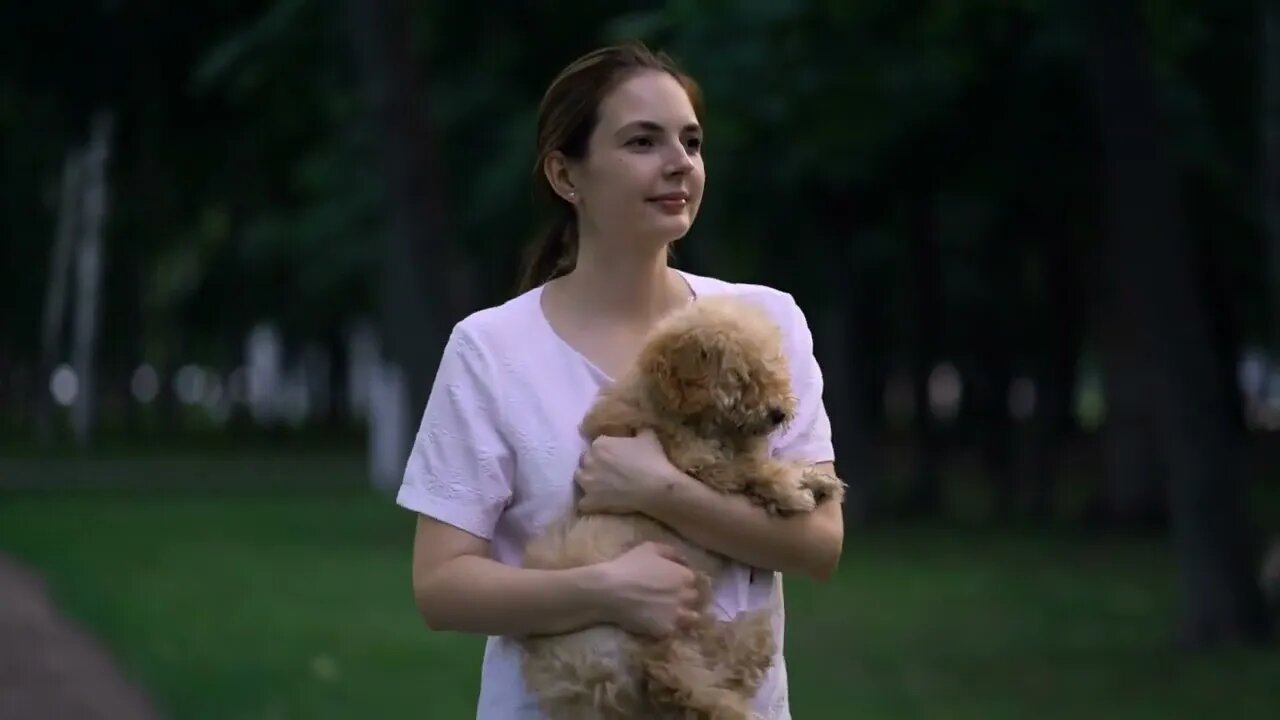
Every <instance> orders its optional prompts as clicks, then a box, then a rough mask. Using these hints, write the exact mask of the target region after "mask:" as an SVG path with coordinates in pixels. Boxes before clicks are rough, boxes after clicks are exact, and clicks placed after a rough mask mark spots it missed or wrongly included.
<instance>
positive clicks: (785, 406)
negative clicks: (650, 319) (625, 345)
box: [638, 296, 796, 437]
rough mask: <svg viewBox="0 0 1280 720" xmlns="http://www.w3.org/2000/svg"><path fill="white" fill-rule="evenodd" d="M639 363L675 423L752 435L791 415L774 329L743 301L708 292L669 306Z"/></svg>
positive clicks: (656, 403)
mask: <svg viewBox="0 0 1280 720" xmlns="http://www.w3.org/2000/svg"><path fill="white" fill-rule="evenodd" d="M638 367H639V371H640V373H641V376H642V377H643V378H645V381H646V384H647V393H648V395H649V397H650V401H651V402H652V403H653V405H654V407H655V409H656V410H658V411H659V412H662V413H663V414H665V415H666V416H667V417H670V418H672V419H673V420H676V421H677V422H680V423H682V424H686V425H690V426H695V427H699V428H704V429H706V430H710V431H713V432H716V433H722V434H731V435H737V436H740V437H742V436H751V437H755V436H764V435H768V434H769V433H771V432H773V431H774V430H775V429H777V428H779V427H781V426H783V425H785V424H786V423H788V422H790V420H791V419H792V417H793V415H794V414H795V406H796V401H795V398H794V397H793V395H792V393H791V377H790V373H789V371H788V368H787V360H786V353H785V351H784V349H783V342H782V335H781V331H780V330H779V328H778V327H777V326H776V325H775V324H774V323H773V322H772V321H771V320H770V319H769V318H768V316H767V315H765V314H764V312H763V311H762V310H760V309H759V308H757V307H756V306H755V305H753V304H751V303H749V302H747V301H745V300H740V299H737V298H733V297H731V296H712V297H707V298H703V299H699V300H696V301H695V302H693V303H692V304H690V305H689V307H688V308H685V309H683V310H680V311H678V312H676V313H675V314H673V315H672V316H671V317H669V318H668V319H667V320H666V321H665V322H663V323H662V324H661V325H660V326H659V327H658V328H657V329H656V330H655V331H654V333H653V334H652V336H651V337H650V338H649V340H648V342H647V343H646V345H645V348H644V350H643V351H642V352H641V355H640V358H639V363H638Z"/></svg>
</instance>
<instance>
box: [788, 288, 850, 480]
mask: <svg viewBox="0 0 1280 720" xmlns="http://www.w3.org/2000/svg"><path fill="white" fill-rule="evenodd" d="M784 322H785V327H784V330H785V331H786V337H787V346H788V347H787V358H788V360H789V361H790V364H791V376H792V377H791V383H792V387H793V388H794V391H795V393H796V400H797V402H796V416H795V418H794V419H793V420H792V421H791V423H789V424H788V425H787V427H786V428H785V429H784V431H783V433H782V435H781V437H779V438H778V439H777V441H776V444H775V445H774V451H773V454H774V456H775V457H778V458H782V459H788V460H797V461H801V462H807V463H820V462H829V461H834V460H835V448H834V447H833V445H832V441H831V420H830V418H828V417H827V409H826V405H825V403H824V402H823V399H822V390H823V381H822V368H820V367H819V366H818V360H817V357H815V355H814V352H813V333H812V331H810V329H809V323H808V320H806V318H805V315H804V311H802V310H801V309H800V306H799V305H797V304H796V302H795V300H794V299H793V298H792V297H791V296H790V295H787V296H786V303H785V314H784Z"/></svg>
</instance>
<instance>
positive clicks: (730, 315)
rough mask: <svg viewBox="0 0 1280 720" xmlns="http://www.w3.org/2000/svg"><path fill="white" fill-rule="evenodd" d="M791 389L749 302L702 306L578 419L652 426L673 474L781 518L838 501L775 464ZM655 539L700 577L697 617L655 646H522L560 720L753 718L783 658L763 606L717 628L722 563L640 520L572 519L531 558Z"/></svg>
mask: <svg viewBox="0 0 1280 720" xmlns="http://www.w3.org/2000/svg"><path fill="white" fill-rule="evenodd" d="M795 406H796V400H795V398H794V397H793V395H792V391H791V378H790V373H789V369H788V365H787V359H786V354H785V350H784V343H783V338H782V333H781V331H780V329H779V328H778V327H777V325H776V324H774V323H773V322H772V321H771V320H770V318H769V317H768V316H767V315H766V314H765V313H764V312H763V311H762V310H761V309H759V308H758V307H756V306H755V305H754V304H752V303H751V302H749V301H747V300H745V299H741V298H737V297H734V296H729V295H718V296H709V297H705V298H700V299H698V300H695V301H694V302H692V303H690V305H689V306H688V307H686V308H684V309H682V310H679V311H677V312H675V313H673V314H672V315H671V316H669V317H668V318H666V319H665V320H664V321H663V322H662V323H660V324H659V325H658V326H657V327H656V328H655V330H654V331H653V332H652V333H651V335H650V336H649V337H648V338H647V339H646V342H645V345H644V347H643V348H642V349H641V352H640V354H639V356H638V358H637V360H636V362H635V363H634V365H633V367H632V369H631V371H630V372H629V373H628V374H627V375H625V376H624V377H622V378H621V379H620V380H619V381H618V382H617V383H615V384H614V385H612V386H610V387H608V388H606V389H605V390H603V391H602V392H601V394H600V396H599V398H598V399H597V401H596V402H595V404H594V405H593V406H592V408H591V409H590V411H589V412H588V413H587V415H586V417H585V418H584V420H583V423H582V426H581V430H582V435H583V437H584V438H586V439H587V440H588V441H590V440H591V439H594V438H596V437H599V436H602V435H608V436H630V435H634V434H635V433H636V432H637V431H639V430H641V429H646V428H647V429H652V430H653V431H654V432H655V434H656V436H657V437H658V439H659V440H660V441H661V443H662V446H663V448H664V450H665V451H666V454H667V456H668V458H669V459H670V460H671V462H672V464H673V465H675V466H676V467H677V468H679V469H680V470H682V471H684V472H685V473H687V474H688V475H690V476H691V477H693V478H695V479H697V480H698V481H700V482H702V483H704V484H706V485H708V486H710V487H711V488H713V489H716V490H718V491H720V492H722V493H725V494H736V495H743V496H746V497H747V498H749V499H751V500H752V501H753V502H755V503H756V504H758V505H760V506H761V507H762V508H763V509H764V511H766V512H769V513H774V514H780V515H782V514H790V513H800V512H810V511H812V510H813V509H814V508H815V507H816V506H817V505H818V504H819V503H822V502H824V501H828V500H831V501H834V502H841V501H843V498H844V483H843V482H841V481H840V479H839V478H837V477H834V476H833V475H830V474H827V473H823V472H819V471H817V470H814V469H812V468H811V467H809V466H805V465H802V464H799V463H792V462H783V461H779V460H775V459H773V458H772V457H771V456H770V452H769V437H770V435H771V434H772V433H773V432H775V431H777V430H779V429H781V428H782V427H784V426H785V425H786V423H787V422H789V421H790V420H791V419H792V417H793V415H794V413H795ZM647 541H653V542H658V543H663V544H667V545H669V546H671V547H674V548H676V549H678V550H679V551H680V552H681V553H682V554H683V556H684V558H685V559H686V562H687V564H688V566H689V567H690V568H691V569H692V570H693V571H694V572H695V573H696V574H697V576H698V579H699V587H700V589H701V591H702V592H701V597H700V601H699V607H698V619H697V620H696V621H695V622H694V623H691V624H689V625H682V626H681V627H680V628H679V629H677V630H676V631H675V632H674V633H672V634H671V635H669V636H666V637H661V638H653V637H645V636H638V635H634V634H631V633H628V632H626V631H624V630H622V629H621V628H619V627H616V626H612V625H598V626H593V627H589V628H585V629H582V630H578V631H575V632H572V633H567V634H562V635H553V636H529V637H525V638H522V639H521V643H522V645H523V648H524V651H525V654H524V659H523V672H524V678H525V681H526V684H527V686H528V688H529V690H530V692H531V693H533V695H534V696H535V697H536V698H537V699H538V702H539V704H540V706H541V707H542V708H543V710H544V711H545V712H547V713H548V714H549V715H550V716H551V717H552V718H555V719H556V720H560V719H561V718H564V719H566V720H567V719H569V718H573V719H574V720H613V719H614V718H640V717H643V718H697V719H705V720H750V718H752V717H753V715H752V713H751V710H750V706H751V699H752V698H753V697H754V695H755V693H756V691H757V690H758V689H759V687H760V684H761V682H762V681H763V680H764V677H765V675H766V673H767V672H768V671H769V668H770V665H771V663H772V661H773V656H774V653H775V651H776V647H775V640H774V637H775V635H774V632H773V627H772V618H771V616H770V613H769V611H768V609H765V610H760V611H756V612H751V613H744V614H742V615H739V616H738V617H736V618H734V619H731V620H727V621H724V620H719V619H717V618H716V617H714V616H713V615H712V614H711V612H710V610H709V608H708V603H709V601H710V594H711V593H710V588H711V587H712V586H713V583H714V579H715V578H716V577H717V575H718V574H719V573H720V572H722V571H723V570H724V568H725V566H726V565H727V563H728V560H727V559H726V558H725V557H723V556H722V555H719V554H717V553H713V552H709V551H707V550H706V549H704V548H701V547H698V546H696V545H694V544H692V543H690V542H688V541H687V540H685V539H683V538H682V537H680V536H679V535H678V534H676V533H675V532H674V531H672V530H671V529H670V528H668V527H666V526H664V525H662V524H660V523H658V522H656V521H655V520H652V519H650V518H648V517H646V516H643V515H639V514H630V515H608V514H593V515H581V514H578V513H577V512H576V511H570V512H569V513H567V514H566V516H565V517H563V518H562V519H560V520H559V521H557V522H555V523H552V524H551V525H550V526H549V527H547V528H546V529H545V530H544V531H543V532H542V533H541V534H539V535H538V536H536V537H535V538H533V539H532V540H531V541H530V543H529V544H528V545H527V547H526V548H525V555H524V563H525V566H526V567H530V568H544V569H563V568H570V567H580V566H583V565H588V564H592V563H598V562H603V561H606V560H610V559H612V558H615V557H617V556H619V555H621V554H623V553H624V552H626V551H628V550H630V549H631V548H633V547H635V546H637V545H639V544H641V543H643V542H647Z"/></svg>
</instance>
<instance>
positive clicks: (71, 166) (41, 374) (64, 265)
mask: <svg viewBox="0 0 1280 720" xmlns="http://www.w3.org/2000/svg"><path fill="white" fill-rule="evenodd" d="M83 166H84V153H83V152H82V151H81V150H80V149H79V147H78V146H77V147H76V148H74V149H72V150H71V151H70V152H68V153H67V157H66V160H65V161H64V162H63V166H62V198H61V201H60V203H59V205H58V226H57V230H56V231H55V233H54V237H53V246H52V252H51V254H50V257H49V273H48V279H47V280H46V284H45V297H44V319H43V323H42V324H41V328H40V363H39V365H38V367H37V372H36V382H35V386H36V394H35V409H36V421H35V428H36V438H37V440H38V441H39V442H41V443H42V444H48V443H50V442H52V441H53V426H52V425H53V397H52V396H51V395H50V394H49V376H50V374H51V373H52V372H53V368H54V366H55V365H56V364H57V363H58V361H59V360H60V359H61V358H62V353H63V348H64V344H63V338H64V334H65V332H66V320H67V317H66V314H67V305H68V299H69V297H70V295H71V293H70V291H69V287H70V284H69V281H70V278H71V262H72V258H73V254H74V252H75V247H76V238H77V237H79V234H80V222H79V221H80V201H81V198H82V195H83V193H82V192H81V178H82V176H83Z"/></svg>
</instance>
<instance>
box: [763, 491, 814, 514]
mask: <svg viewBox="0 0 1280 720" xmlns="http://www.w3.org/2000/svg"><path fill="white" fill-rule="evenodd" d="M759 502H760V505H761V506H762V507H764V509H765V511H766V512H768V513H769V514H771V515H782V516H787V515H795V514H796V513H807V512H813V509H814V508H815V507H817V506H818V502H817V500H816V499H815V498H814V496H813V491H812V490H810V489H808V488H803V487H799V488H796V489H795V490H794V491H792V492H787V493H783V494H778V495H771V496H769V497H762V498H760V499H759Z"/></svg>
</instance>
